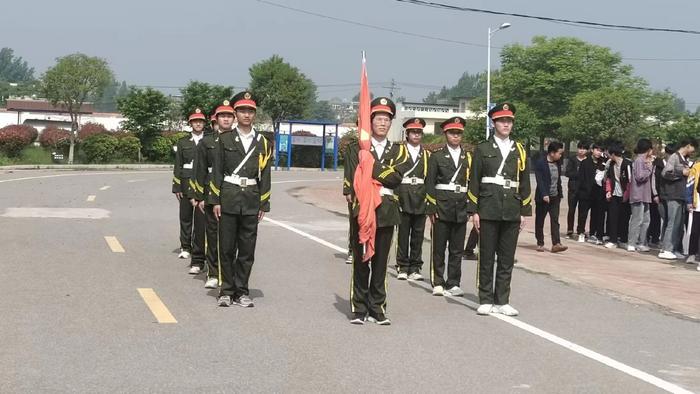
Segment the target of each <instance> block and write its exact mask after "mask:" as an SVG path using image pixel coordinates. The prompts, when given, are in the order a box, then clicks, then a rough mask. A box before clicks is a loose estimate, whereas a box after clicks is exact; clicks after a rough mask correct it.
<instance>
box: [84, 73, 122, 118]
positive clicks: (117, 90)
mask: <svg viewBox="0 0 700 394" xmlns="http://www.w3.org/2000/svg"><path fill="white" fill-rule="evenodd" d="M128 93H129V89H128V88H127V86H126V81H122V82H121V83H120V82H117V81H116V80H115V81H112V82H111V83H110V84H109V85H107V87H106V88H105V90H104V92H103V93H102V96H100V97H94V98H91V99H92V100H93V101H94V103H95V110H97V111H100V112H116V111H117V99H119V97H124V96H126V95H127V94H128Z"/></svg>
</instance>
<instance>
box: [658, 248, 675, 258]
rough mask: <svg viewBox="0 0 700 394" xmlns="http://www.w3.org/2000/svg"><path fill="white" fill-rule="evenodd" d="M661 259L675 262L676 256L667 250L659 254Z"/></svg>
mask: <svg viewBox="0 0 700 394" xmlns="http://www.w3.org/2000/svg"><path fill="white" fill-rule="evenodd" d="M659 258H660V259H664V260H675V259H676V255H675V254H673V253H671V252H669V251H667V250H662V251H661V253H659Z"/></svg>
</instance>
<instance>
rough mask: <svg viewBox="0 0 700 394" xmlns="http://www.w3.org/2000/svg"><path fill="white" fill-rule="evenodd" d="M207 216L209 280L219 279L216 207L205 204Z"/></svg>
mask: <svg viewBox="0 0 700 394" xmlns="http://www.w3.org/2000/svg"><path fill="white" fill-rule="evenodd" d="M204 212H205V213H206V216H207V232H206V234H207V252H206V259H207V279H209V278H218V279H219V280H221V278H219V221H218V220H216V216H214V206H213V205H209V204H205V205H204Z"/></svg>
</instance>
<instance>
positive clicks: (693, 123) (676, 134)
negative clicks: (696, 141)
mask: <svg viewBox="0 0 700 394" xmlns="http://www.w3.org/2000/svg"><path fill="white" fill-rule="evenodd" d="M689 137H692V138H699V137H700V116H697V115H685V116H683V117H681V118H680V119H679V120H678V121H676V122H674V123H673V124H671V125H670V126H669V127H668V130H667V134H666V142H669V143H678V142H680V141H681V140H682V139H684V138H689Z"/></svg>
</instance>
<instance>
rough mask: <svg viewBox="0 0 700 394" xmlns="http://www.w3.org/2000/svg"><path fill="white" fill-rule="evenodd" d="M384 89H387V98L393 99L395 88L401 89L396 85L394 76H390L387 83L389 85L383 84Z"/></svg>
mask: <svg viewBox="0 0 700 394" xmlns="http://www.w3.org/2000/svg"><path fill="white" fill-rule="evenodd" d="M384 88H385V89H389V98H390V99H392V100H393V99H394V91H395V90H401V88H400V87H398V86H396V81H395V80H394V78H391V82H390V83H389V86H384Z"/></svg>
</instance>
